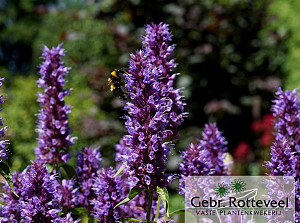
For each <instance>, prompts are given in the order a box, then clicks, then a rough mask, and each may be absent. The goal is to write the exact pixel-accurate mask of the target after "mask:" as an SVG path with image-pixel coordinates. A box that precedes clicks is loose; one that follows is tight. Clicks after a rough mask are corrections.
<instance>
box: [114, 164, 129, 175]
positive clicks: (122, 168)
mask: <svg viewBox="0 0 300 223" xmlns="http://www.w3.org/2000/svg"><path fill="white" fill-rule="evenodd" d="M126 165H127V163H123V164H122V166H121V167H120V168H119V169H118V171H117V172H116V174H115V175H114V178H116V177H117V176H120V175H121V174H122V173H123V170H124V168H125V167H126Z"/></svg>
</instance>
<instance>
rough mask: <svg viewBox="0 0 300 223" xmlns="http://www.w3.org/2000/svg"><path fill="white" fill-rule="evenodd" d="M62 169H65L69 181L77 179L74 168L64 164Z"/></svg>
mask: <svg viewBox="0 0 300 223" xmlns="http://www.w3.org/2000/svg"><path fill="white" fill-rule="evenodd" d="M61 168H63V169H64V170H65V172H66V174H67V176H68V179H71V178H72V177H76V176H77V173H76V170H75V169H74V167H72V166H70V165H68V164H63V165H62V166H61Z"/></svg>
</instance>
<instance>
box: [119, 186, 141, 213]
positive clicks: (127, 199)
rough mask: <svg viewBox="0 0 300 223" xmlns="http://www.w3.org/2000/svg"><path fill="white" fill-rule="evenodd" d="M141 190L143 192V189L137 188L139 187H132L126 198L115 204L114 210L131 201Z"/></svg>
mask: <svg viewBox="0 0 300 223" xmlns="http://www.w3.org/2000/svg"><path fill="white" fill-rule="evenodd" d="M143 190H145V189H144V188H139V187H133V188H132V189H131V191H130V192H129V194H128V196H127V197H126V198H125V199H124V200H123V201H121V202H120V203H119V204H117V205H116V206H115V207H114V208H116V207H118V206H120V205H122V204H125V203H127V202H129V201H131V200H132V199H133V198H134V197H135V196H136V195H138V194H139V193H141V192H142V191H143Z"/></svg>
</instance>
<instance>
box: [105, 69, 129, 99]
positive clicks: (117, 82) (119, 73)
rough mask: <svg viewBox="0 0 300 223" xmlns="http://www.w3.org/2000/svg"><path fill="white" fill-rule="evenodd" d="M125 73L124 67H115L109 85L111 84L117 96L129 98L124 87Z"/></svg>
mask: <svg viewBox="0 0 300 223" xmlns="http://www.w3.org/2000/svg"><path fill="white" fill-rule="evenodd" d="M124 73H125V71H124V70H123V69H114V70H113V71H112V72H111V73H110V77H109V78H108V83H107V86H109V85H110V90H111V91H112V93H113V94H114V95H115V96H116V97H118V98H120V99H122V100H127V94H126V93H125V92H124V91H123V89H122V88H123V86H124V82H123V81H122V79H123V75H124Z"/></svg>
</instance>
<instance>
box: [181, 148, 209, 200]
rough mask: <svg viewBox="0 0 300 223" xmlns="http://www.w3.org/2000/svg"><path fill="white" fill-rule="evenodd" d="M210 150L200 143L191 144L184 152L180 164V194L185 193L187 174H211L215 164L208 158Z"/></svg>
mask: <svg viewBox="0 0 300 223" xmlns="http://www.w3.org/2000/svg"><path fill="white" fill-rule="evenodd" d="M208 157H209V152H208V151H207V150H204V149H203V148H202V147H201V146H200V145H199V144H191V145H190V146H189V147H187V150H186V151H184V152H182V155H181V158H182V159H183V162H182V163H180V165H179V170H180V172H181V176H180V179H179V194H184V191H185V190H184V187H185V183H184V182H185V177H186V176H207V175H210V173H211V169H212V168H213V165H212V163H211V161H210V160H209V159H208Z"/></svg>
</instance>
